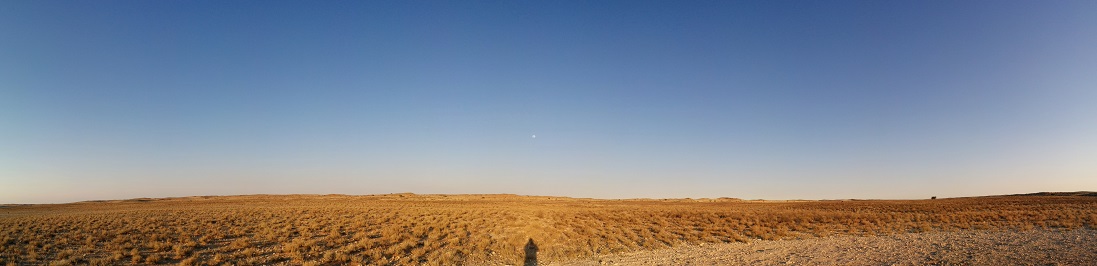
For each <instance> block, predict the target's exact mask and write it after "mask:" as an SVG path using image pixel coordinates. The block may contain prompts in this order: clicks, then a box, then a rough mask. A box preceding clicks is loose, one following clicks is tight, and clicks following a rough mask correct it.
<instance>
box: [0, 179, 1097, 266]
mask: <svg viewBox="0 0 1097 266" xmlns="http://www.w3.org/2000/svg"><path fill="white" fill-rule="evenodd" d="M1093 195H1094V194H1093V193H1047V194H1035V195H1018V196H992V197H974V198H951V199H935V200H929V199H927V200H843V201H743V200H738V199H731V198H721V199H674V200H649V199H637V200H596V199H576V198H563V197H540V196H515V195H415V194H387V195H370V196H346V195H251V196H218V197H187V198H166V199H131V200H118V201H94V202H79V203H71V204H49V205H5V206H2V207H0V244H2V245H0V264H2V265H70V264H91V265H120V264H141V265H152V264H155V265H169V264H181V265H226V264H227V265H266V264H286V265H298V264H304V265H344V264H352V265H357V264H365V265H408V264H413V265H414V264H428V265H504V264H511V265H522V264H524V263H526V262H527V261H526V257H527V256H536V263H538V264H542V265H590V264H626V265H628V264H648V265H679V264H696V265H709V264H762V265H776V264H786V263H789V264H830V263H838V264H846V265H851V264H852V265H880V264H890V263H898V264H904V263H906V264H924V263H931V264H1001V263H1002V262H1003V261H1004V262H1005V263H1006V264H1040V265H1046V264H1055V263H1063V264H1094V263H1097V261H1095V257H1097V255H1095V253H1097V249H1095V247H1094V244H1093V243H1095V241H1094V240H1097V234H1095V233H1094V232H1095V231H1094V229H1097V196H1093ZM532 246H536V247H535V248H533V247H532Z"/></svg>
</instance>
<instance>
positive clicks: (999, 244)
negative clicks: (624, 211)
mask: <svg viewBox="0 0 1097 266" xmlns="http://www.w3.org/2000/svg"><path fill="white" fill-rule="evenodd" d="M542 265H1097V230H1093V229H1077V230H1061V231H1057V230H1031V231H1023V232H1017V231H961V232H932V233H911V234H899V235H889V236H868V237H857V236H839V237H828V238H815V239H805V240H782V241H755V242H751V243H727V244H707V245H691V246H681V247H676V248H671V249H664V250H656V251H644V252H635V253H626V254H617V255H607V256H600V257H595V258H592V259H590V260H585V261H572V262H564V263H546V264H542Z"/></svg>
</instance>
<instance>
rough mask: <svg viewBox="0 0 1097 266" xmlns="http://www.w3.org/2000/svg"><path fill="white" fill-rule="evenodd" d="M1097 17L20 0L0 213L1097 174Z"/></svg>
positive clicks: (979, 181) (1092, 6) (1081, 5)
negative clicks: (183, 202) (217, 200)
mask: <svg viewBox="0 0 1097 266" xmlns="http://www.w3.org/2000/svg"><path fill="white" fill-rule="evenodd" d="M1095 14H1097V1H711V2H709V1H491V2H486V1H426V2H424V1H52V0H41V1H39V0H26V1H24V0H12V1H0V203H3V202H7V203H39V202H68V201H77V200H89V199H118V198H133V197H167V196H187V195H225V194H253V193H272V194H285V193H344V194H376V193H391V192H405V191H406V192H415V193H517V194H534V195H560V196H576V197H598V198H631V197H693V198H700V197H722V196H727V197H740V198H767V199H795V198H805V199H825V198H928V197H929V196H941V197H947V196H968V195H986V194H1007V193H1022V192H1036V191H1077V190H1097V48H1095V47H1097V16H1095ZM534 134H536V135H537V137H536V138H533V137H532V135H534Z"/></svg>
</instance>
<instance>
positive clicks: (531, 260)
mask: <svg viewBox="0 0 1097 266" xmlns="http://www.w3.org/2000/svg"><path fill="white" fill-rule="evenodd" d="M522 265H525V266H537V244H534V243H533V238H530V239H529V242H526V263H524V264H522Z"/></svg>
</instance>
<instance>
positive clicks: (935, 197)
mask: <svg viewBox="0 0 1097 266" xmlns="http://www.w3.org/2000/svg"><path fill="white" fill-rule="evenodd" d="M929 199H937V196H933V197H929Z"/></svg>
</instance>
